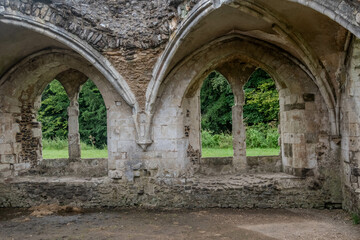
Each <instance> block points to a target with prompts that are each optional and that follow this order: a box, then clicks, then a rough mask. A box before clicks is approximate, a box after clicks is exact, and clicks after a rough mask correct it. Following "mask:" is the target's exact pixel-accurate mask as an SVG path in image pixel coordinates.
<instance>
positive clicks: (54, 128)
mask: <svg viewBox="0 0 360 240" xmlns="http://www.w3.org/2000/svg"><path fill="white" fill-rule="evenodd" d="M69 104H70V102H69V98H68V96H67V94H66V92H65V89H64V88H63V86H62V85H61V83H60V82H59V81H57V80H54V81H52V82H51V83H50V84H49V85H48V86H47V87H46V88H45V90H44V92H43V95H42V98H41V107H40V110H39V112H38V120H39V121H40V122H41V123H42V133H43V138H45V139H46V138H48V139H57V138H58V139H67V132H68V128H67V127H68V124H67V123H68V122H67V119H68V115H67V108H68V106H69Z"/></svg>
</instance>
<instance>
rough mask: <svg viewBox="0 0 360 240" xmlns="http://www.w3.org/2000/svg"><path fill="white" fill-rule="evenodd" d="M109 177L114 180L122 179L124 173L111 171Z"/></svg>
mask: <svg viewBox="0 0 360 240" xmlns="http://www.w3.org/2000/svg"><path fill="white" fill-rule="evenodd" d="M108 176H109V178H112V179H122V177H123V172H122V171H119V170H110V171H109V173H108Z"/></svg>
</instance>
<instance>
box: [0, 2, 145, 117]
mask: <svg viewBox="0 0 360 240" xmlns="http://www.w3.org/2000/svg"><path fill="white" fill-rule="evenodd" d="M0 22H1V23H5V24H11V25H15V26H20V27H24V28H26V29H30V30H32V31H34V32H37V33H40V34H43V35H45V36H47V37H50V38H52V39H55V40H56V41H59V42H61V43H63V44H65V45H66V46H68V47H69V48H71V49H73V50H74V51H75V52H77V53H79V54H80V55H81V56H82V57H84V58H85V59H86V60H88V61H89V62H90V63H91V64H92V65H94V67H95V68H96V69H98V71H99V72H101V73H102V74H103V75H104V77H106V78H107V79H108V80H109V82H110V83H111V84H112V85H113V87H114V88H115V89H116V90H117V91H118V92H119V94H120V95H121V96H122V97H123V99H124V100H125V101H126V102H127V103H128V104H129V105H130V106H131V107H133V108H134V110H135V112H137V109H138V104H137V101H136V98H135V95H134V94H133V93H132V91H131V89H130V87H129V86H128V84H127V82H126V81H125V79H124V78H123V77H122V76H121V75H120V74H119V73H118V71H116V69H115V68H114V67H113V66H112V64H111V63H110V62H109V61H108V60H107V59H106V58H105V57H104V56H103V55H101V54H100V53H99V52H97V51H96V50H94V49H93V48H92V47H91V46H90V45H89V44H87V43H86V42H84V41H82V40H80V39H79V38H78V37H76V36H74V35H72V34H70V33H68V32H66V31H64V30H62V29H60V28H58V27H56V26H54V25H52V24H50V23H47V24H45V23H40V22H38V21H35V20H32V19H31V18H30V17H25V16H18V15H12V14H7V13H5V12H4V10H3V9H1V8H0ZM15 67H16V66H15ZM10 71H11V70H10ZM6 74H7V73H5V75H6ZM5 75H4V76H5ZM2 78H3V77H2Z"/></svg>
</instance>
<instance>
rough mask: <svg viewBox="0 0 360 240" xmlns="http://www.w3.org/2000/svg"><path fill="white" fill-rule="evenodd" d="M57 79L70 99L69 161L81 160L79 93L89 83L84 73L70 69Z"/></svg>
mask: <svg viewBox="0 0 360 240" xmlns="http://www.w3.org/2000/svg"><path fill="white" fill-rule="evenodd" d="M56 79H57V80H59V81H60V82H61V84H62V85H63V86H64V88H65V91H66V93H67V95H68V97H69V100H70V105H69V107H68V109H67V110H68V144H69V159H70V160H79V159H80V158H81V148H80V133H79V103H78V99H79V93H80V90H81V86H82V85H83V84H84V83H85V82H86V81H87V79H88V78H87V76H86V75H84V74H83V73H81V72H79V71H77V70H74V69H69V70H67V71H65V72H62V73H60V74H59V75H58V76H56Z"/></svg>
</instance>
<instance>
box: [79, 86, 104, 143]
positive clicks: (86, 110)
mask: <svg viewBox="0 0 360 240" xmlns="http://www.w3.org/2000/svg"><path fill="white" fill-rule="evenodd" d="M79 108H80V116H79V125H80V130H79V131H80V137H81V140H82V141H83V142H86V143H88V144H91V145H94V146H95V147H97V148H101V147H103V146H104V145H106V143H107V130H106V129H107V127H106V126H107V124H106V107H105V103H104V100H103V98H102V96H101V93H100V91H99V89H98V88H97V87H96V85H95V84H94V83H93V82H92V81H91V80H88V81H87V82H86V83H85V84H84V85H83V86H82V89H81V91H80V95H79Z"/></svg>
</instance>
